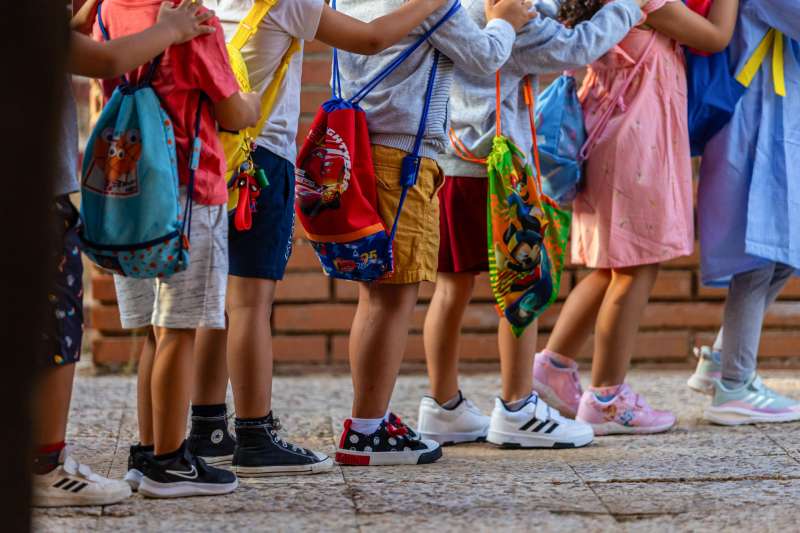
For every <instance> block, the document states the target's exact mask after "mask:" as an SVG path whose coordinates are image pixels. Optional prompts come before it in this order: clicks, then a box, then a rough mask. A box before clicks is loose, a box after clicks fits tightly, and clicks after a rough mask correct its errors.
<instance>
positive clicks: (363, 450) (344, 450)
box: [336, 418, 442, 466]
mask: <svg viewBox="0 0 800 533" xmlns="http://www.w3.org/2000/svg"><path fill="white" fill-rule="evenodd" d="M352 423H353V421H352V420H350V419H349V418H348V419H347V420H345V421H344V431H343V432H342V438H341V439H340V440H339V448H338V449H337V450H336V462H337V463H339V464H342V465H352V466H382V465H422V464H428V463H433V462H435V461H437V460H439V458H440V457H441V456H442V448H441V446H439V444H438V443H437V442H435V441H432V440H422V439H419V438H417V437H412V436H411V431H410V430H409V428H408V427H407V426H406V425H404V424H403V425H401V426H396V425H394V424H392V423H391V422H385V421H384V422H381V425H380V427H378V430H377V431H376V432H375V433H373V434H372V435H364V434H362V433H359V432H357V431H354V430H353V429H351V426H352Z"/></svg>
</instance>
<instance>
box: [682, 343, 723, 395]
mask: <svg viewBox="0 0 800 533" xmlns="http://www.w3.org/2000/svg"><path fill="white" fill-rule="evenodd" d="M694 355H695V357H697V368H696V369H695V371H694V374H692V377H690V378H689V381H687V382H686V384H687V385H688V386H689V388H690V389H692V390H694V391H697V392H699V393H701V394H712V395H713V394H714V388H715V385H716V383H717V381H719V380H720V378H721V377H722V363H721V362H720V359H719V355H720V354H719V352H715V351H713V350H712V349H711V348H709V347H708V346H703V347H701V348H695V349H694Z"/></svg>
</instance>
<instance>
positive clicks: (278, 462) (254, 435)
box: [233, 412, 333, 477]
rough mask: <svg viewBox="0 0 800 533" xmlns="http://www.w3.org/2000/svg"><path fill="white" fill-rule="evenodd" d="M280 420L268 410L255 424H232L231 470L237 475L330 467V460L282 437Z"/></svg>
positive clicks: (312, 471) (317, 470)
mask: <svg viewBox="0 0 800 533" xmlns="http://www.w3.org/2000/svg"><path fill="white" fill-rule="evenodd" d="M280 424H281V423H280V420H278V419H277V418H273V416H272V412H270V413H269V414H268V415H267V416H266V417H264V418H263V419H261V420H259V421H258V422H257V423H248V424H247V425H244V424H239V423H238V422H237V427H236V435H237V437H238V438H237V441H236V450H235V451H234V453H233V471H234V472H236V474H238V475H239V476H240V477H267V476H280V475H299V474H319V473H322V472H328V471H329V470H331V469H332V468H333V459H331V458H330V457H328V456H327V455H325V454H323V453H319V452H315V451H313V450H307V449H305V448H303V447H301V446H298V445H296V444H292V443H291V442H287V441H285V440H283V438H282V437H281V436H280V434H279V433H278V432H279V431H280V429H281V425H280Z"/></svg>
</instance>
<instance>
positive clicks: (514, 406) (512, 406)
mask: <svg viewBox="0 0 800 533" xmlns="http://www.w3.org/2000/svg"><path fill="white" fill-rule="evenodd" d="M532 396H533V393H531V394H529V395H527V396H525V397H524V398H522V399H521V400H514V401H513V402H507V401H505V400H503V399H502V398H501V399H500V401H501V402H503V405H505V407H506V410H507V411H510V412H512V413H514V412H517V411H519V410H520V409H522V408H523V407H525V404H526V403H528V402H529V401H530V399H531V397H532Z"/></svg>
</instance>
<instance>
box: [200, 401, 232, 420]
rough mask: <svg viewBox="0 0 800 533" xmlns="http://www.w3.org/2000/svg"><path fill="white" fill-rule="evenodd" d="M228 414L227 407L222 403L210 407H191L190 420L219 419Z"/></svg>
mask: <svg viewBox="0 0 800 533" xmlns="http://www.w3.org/2000/svg"><path fill="white" fill-rule="evenodd" d="M227 414H228V406H227V405H225V404H224V403H216V404H212V405H192V418H194V417H201V418H221V417H225V416H227Z"/></svg>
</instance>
